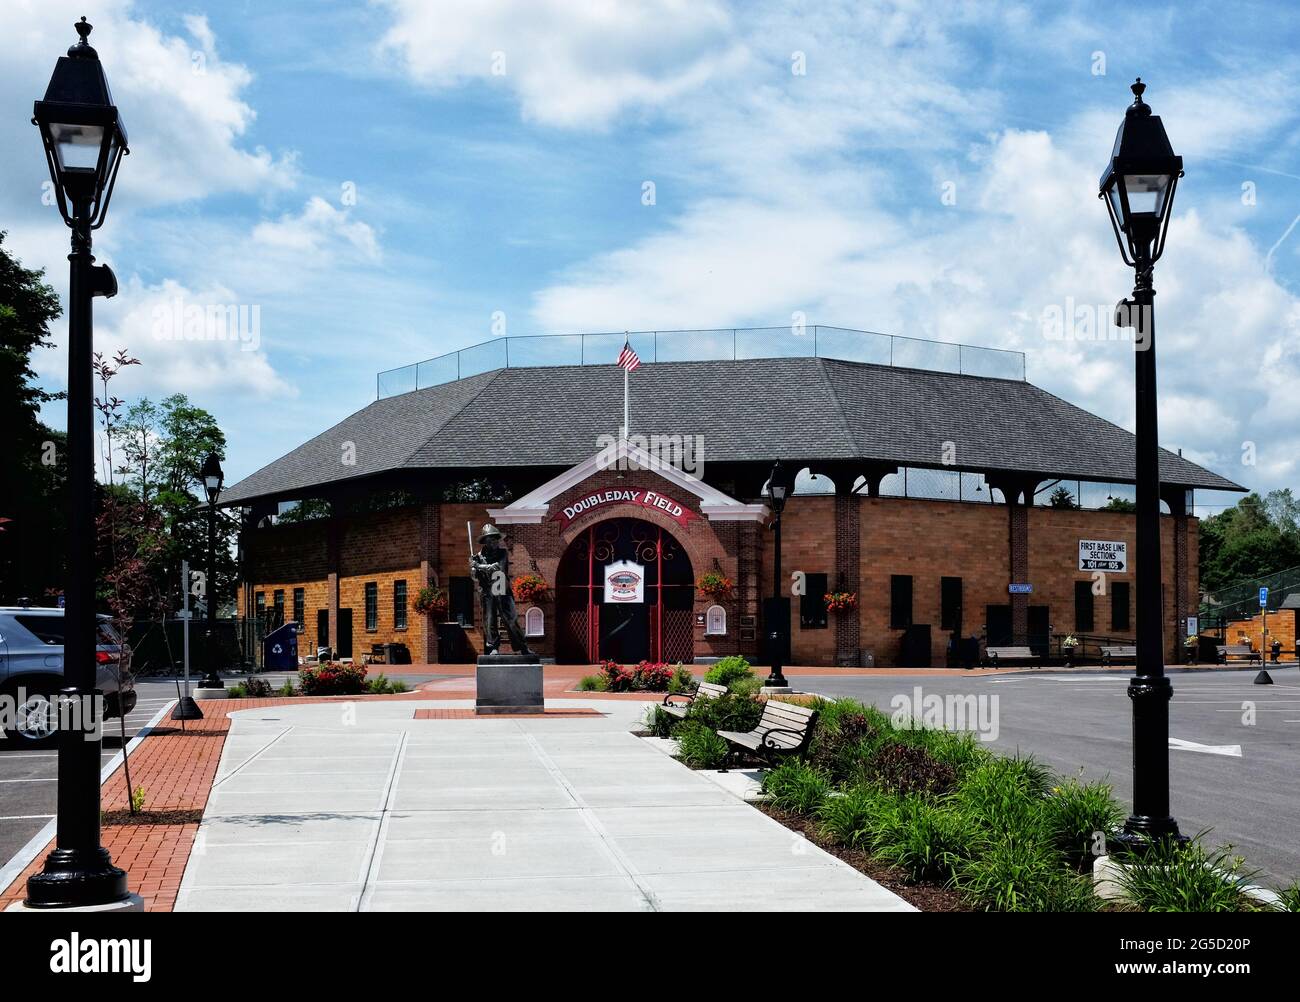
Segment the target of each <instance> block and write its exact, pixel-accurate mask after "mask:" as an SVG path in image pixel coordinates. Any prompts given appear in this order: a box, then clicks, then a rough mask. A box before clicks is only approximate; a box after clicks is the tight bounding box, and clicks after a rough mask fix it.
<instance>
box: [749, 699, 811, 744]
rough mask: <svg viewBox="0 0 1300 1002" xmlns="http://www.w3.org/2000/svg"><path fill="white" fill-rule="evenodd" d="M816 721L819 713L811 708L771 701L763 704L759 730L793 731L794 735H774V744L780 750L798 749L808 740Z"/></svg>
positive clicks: (775, 700)
mask: <svg viewBox="0 0 1300 1002" xmlns="http://www.w3.org/2000/svg"><path fill="white" fill-rule="evenodd" d="M816 719H817V711H816V710H814V709H812V708H810V707H807V706H796V705H795V704H794V703H783V702H781V701H780V700H779V699H769V700H768V701H767V702H766V703H764V704H763V716H762V718H761V719H760V720H759V722H758V728H757V729H758V730H759V731H769V730H781V731H793V732H794V733H792V734H774V735H772V743H773V744H775V745H777V746H778V747H780V748H798V747H800V746H801V745H802V744H803V743H804V742H805V741H806V740H807V737H808V731H809V729H810V728H811V727H812V725H813V722H814V721H815V720H816Z"/></svg>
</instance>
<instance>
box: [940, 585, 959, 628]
mask: <svg viewBox="0 0 1300 1002" xmlns="http://www.w3.org/2000/svg"><path fill="white" fill-rule="evenodd" d="M939 629H941V630H960V629H961V578H941V579H940V580H939Z"/></svg>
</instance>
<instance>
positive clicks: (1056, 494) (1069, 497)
mask: <svg viewBox="0 0 1300 1002" xmlns="http://www.w3.org/2000/svg"><path fill="white" fill-rule="evenodd" d="M1047 503H1048V504H1049V505H1051V506H1052V507H1053V508H1078V507H1079V506H1078V505H1077V504H1076V503H1075V500H1074V495H1073V494H1071V493H1070V490H1069V488H1067V487H1066V486H1065V485H1061V486H1060V487H1058V488H1056V490H1054V491H1052V493H1051V494H1049V495H1048V496H1047Z"/></svg>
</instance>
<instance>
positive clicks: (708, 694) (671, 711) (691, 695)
mask: <svg viewBox="0 0 1300 1002" xmlns="http://www.w3.org/2000/svg"><path fill="white" fill-rule="evenodd" d="M726 694H727V687H726V686H725V685H718V684H716V683H714V682H701V683H700V684H699V685H697V686H696V687H695V691H694V692H670V693H669V694H668V695H667V696H665V697H664V701H663V704H662V706H661V709H662V710H663V711H664V713H666V714H668V716H670V717H675V718H676V719H678V720H684V719H685V718H686V714H687V713H688V712H690V709H691V705H692V704H693V703H694V702H695V701H696V700H697V699H705V700H708V699H717V698H718V697H719V696H725V695H726ZM672 699H685V700H686V702H685V703H671V702H669V700H672Z"/></svg>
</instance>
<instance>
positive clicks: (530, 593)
mask: <svg viewBox="0 0 1300 1002" xmlns="http://www.w3.org/2000/svg"><path fill="white" fill-rule="evenodd" d="M546 588H547V584H546V580H545V579H544V578H543V577H542V576H541V575H540V574H520V575H519V577H517V578H515V580H514V585H513V590H514V593H515V599H516V601H519V602H536V601H537V600H538V599H540V598H541V597H542V596H543V595H545V594H546Z"/></svg>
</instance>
